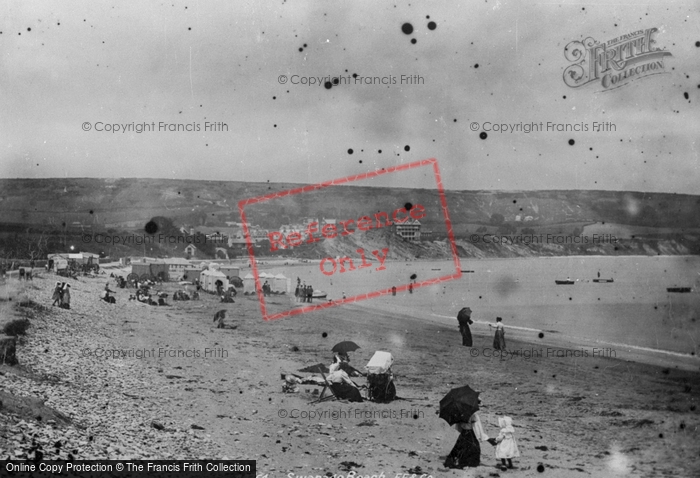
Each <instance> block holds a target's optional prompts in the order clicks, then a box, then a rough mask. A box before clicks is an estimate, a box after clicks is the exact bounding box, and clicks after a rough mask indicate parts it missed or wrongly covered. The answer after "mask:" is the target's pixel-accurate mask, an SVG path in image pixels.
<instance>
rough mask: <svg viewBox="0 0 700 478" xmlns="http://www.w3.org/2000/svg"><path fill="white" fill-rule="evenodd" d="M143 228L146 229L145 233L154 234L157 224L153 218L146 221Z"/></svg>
mask: <svg viewBox="0 0 700 478" xmlns="http://www.w3.org/2000/svg"><path fill="white" fill-rule="evenodd" d="M144 230H145V231H146V234H155V233H156V232H158V224H156V223H155V221H153V220H151V221H148V222H147V223H146V226H145V227H144Z"/></svg>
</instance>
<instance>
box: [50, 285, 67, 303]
mask: <svg viewBox="0 0 700 478" xmlns="http://www.w3.org/2000/svg"><path fill="white" fill-rule="evenodd" d="M51 298H52V299H53V303H52V304H51V305H52V306H54V305H58V306H59V307H60V308H61V309H70V284H66V283H65V282H56V285H55V286H54V288H53V294H52V296H51Z"/></svg>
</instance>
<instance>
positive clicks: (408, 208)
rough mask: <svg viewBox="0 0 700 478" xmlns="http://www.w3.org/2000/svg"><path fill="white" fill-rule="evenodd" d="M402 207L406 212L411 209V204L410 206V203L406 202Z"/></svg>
mask: <svg viewBox="0 0 700 478" xmlns="http://www.w3.org/2000/svg"><path fill="white" fill-rule="evenodd" d="M403 207H405V208H406V211H410V210H411V209H413V204H411V203H410V202H407V203H406V204H404V205H403Z"/></svg>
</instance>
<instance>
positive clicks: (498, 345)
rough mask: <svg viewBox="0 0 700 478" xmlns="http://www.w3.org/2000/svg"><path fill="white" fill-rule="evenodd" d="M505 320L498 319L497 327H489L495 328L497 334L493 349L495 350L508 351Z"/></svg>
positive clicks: (494, 337)
mask: <svg viewBox="0 0 700 478" xmlns="http://www.w3.org/2000/svg"><path fill="white" fill-rule="evenodd" d="M502 322H503V319H502V318H500V317H496V325H494V324H489V327H495V328H496V333H495V334H494V336H493V349H494V350H505V349H506V332H505V330H504V329H503V323H502Z"/></svg>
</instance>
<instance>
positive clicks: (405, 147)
mask: <svg viewBox="0 0 700 478" xmlns="http://www.w3.org/2000/svg"><path fill="white" fill-rule="evenodd" d="M403 150H404V151H411V147H410V146H409V145H406V146H404V147H403Z"/></svg>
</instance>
